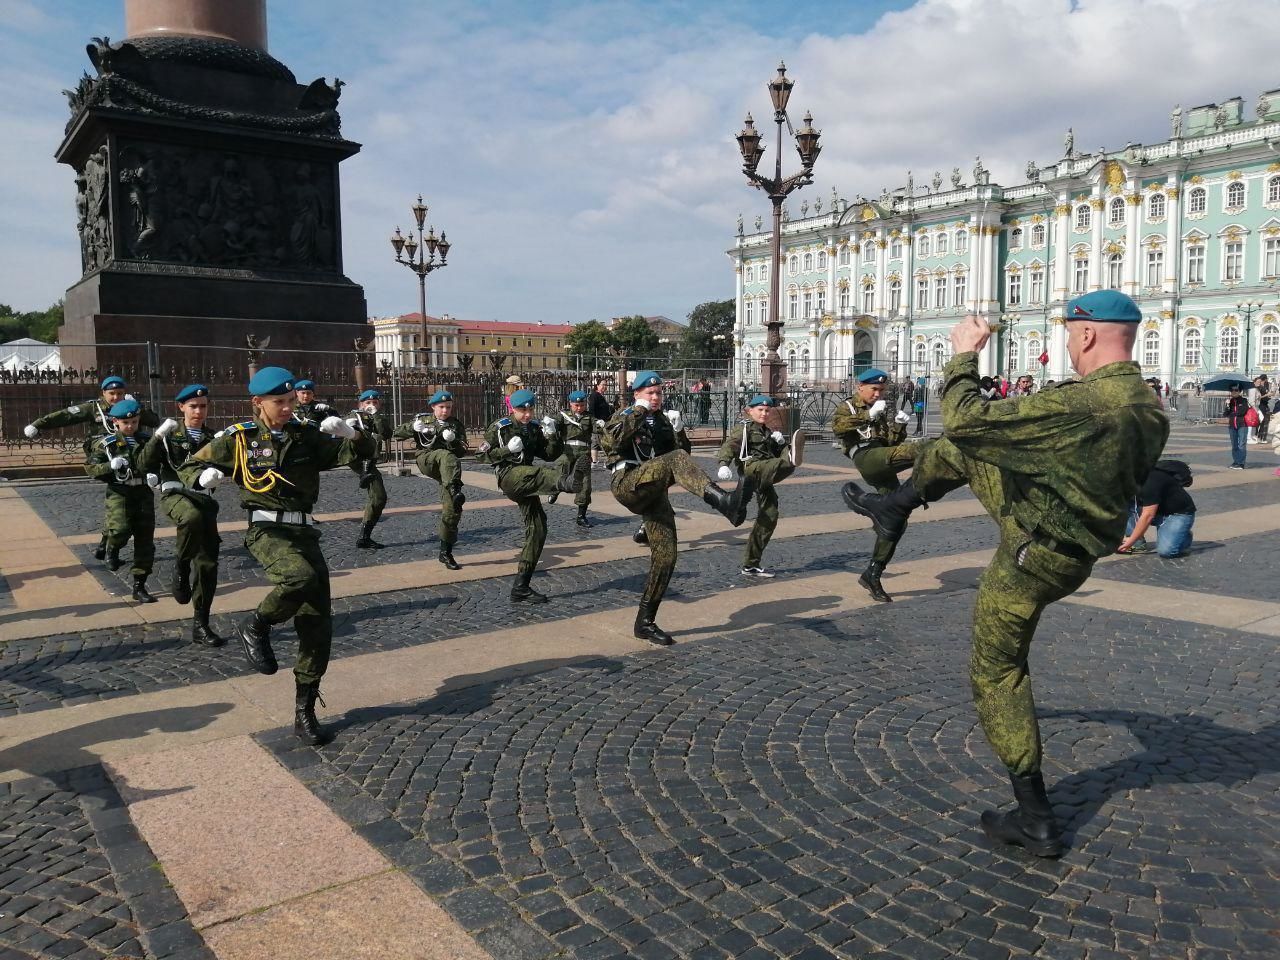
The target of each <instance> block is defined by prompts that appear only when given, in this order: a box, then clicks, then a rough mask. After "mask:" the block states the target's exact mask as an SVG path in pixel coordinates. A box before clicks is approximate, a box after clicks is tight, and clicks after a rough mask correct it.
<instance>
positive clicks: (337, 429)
mask: <svg viewBox="0 0 1280 960" xmlns="http://www.w3.org/2000/svg"><path fill="white" fill-rule="evenodd" d="M320 432H321V433H327V434H329V436H331V437H341V438H342V439H343V440H350V439H352V438H353V437H354V436H355V435H356V428H355V427H353V426H351V424H349V423H347V421H345V420H343V419H342V418H341V417H325V418H324V419H323V420H321V421H320Z"/></svg>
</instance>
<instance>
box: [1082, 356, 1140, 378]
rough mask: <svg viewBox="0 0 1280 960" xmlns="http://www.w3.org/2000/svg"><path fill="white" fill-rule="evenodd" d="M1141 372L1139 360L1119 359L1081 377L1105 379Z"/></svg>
mask: <svg viewBox="0 0 1280 960" xmlns="http://www.w3.org/2000/svg"><path fill="white" fill-rule="evenodd" d="M1135 373H1136V374H1141V373H1142V367H1140V366H1139V365H1138V361H1137V360H1117V361H1116V362H1115V363H1108V364H1104V365H1103V366H1101V367H1099V368H1098V369H1097V370H1095V371H1093V373H1091V374H1089V375H1088V376H1087V377H1081V378H1080V379H1081V380H1082V381H1084V380H1105V379H1107V378H1108V377H1128V376H1131V375H1133V374H1135Z"/></svg>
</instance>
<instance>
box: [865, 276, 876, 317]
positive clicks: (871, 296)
mask: <svg viewBox="0 0 1280 960" xmlns="http://www.w3.org/2000/svg"><path fill="white" fill-rule="evenodd" d="M875 305H876V285H875V284H874V283H869V284H867V285H866V286H865V287H863V288H862V312H863V313H870V312H871V311H872V310H874V309H875Z"/></svg>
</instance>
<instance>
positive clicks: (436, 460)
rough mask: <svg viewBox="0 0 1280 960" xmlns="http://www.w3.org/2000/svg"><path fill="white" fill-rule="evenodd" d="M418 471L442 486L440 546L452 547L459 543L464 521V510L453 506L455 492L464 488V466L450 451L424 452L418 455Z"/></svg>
mask: <svg viewBox="0 0 1280 960" xmlns="http://www.w3.org/2000/svg"><path fill="white" fill-rule="evenodd" d="M418 469H419V470H421V471H422V475H423V476H424V477H427V478H428V479H431V480H434V481H436V482H437V483H438V484H440V524H439V528H438V531H439V535H440V545H441V546H442V547H452V546H453V545H454V544H455V543H457V542H458V524H459V522H461V520H462V510H461V509H459V508H458V507H455V506H454V505H453V491H454V489H455V488H457V487H461V486H462V464H460V463H459V462H458V458H457V457H456V456H454V455H453V454H452V453H450V452H449V451H448V450H423V451H422V453H420V454H418Z"/></svg>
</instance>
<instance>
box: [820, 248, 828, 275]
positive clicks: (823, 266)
mask: <svg viewBox="0 0 1280 960" xmlns="http://www.w3.org/2000/svg"><path fill="white" fill-rule="evenodd" d="M818 269H819V270H825V269H827V252H826V251H825V250H819V251H818Z"/></svg>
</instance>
